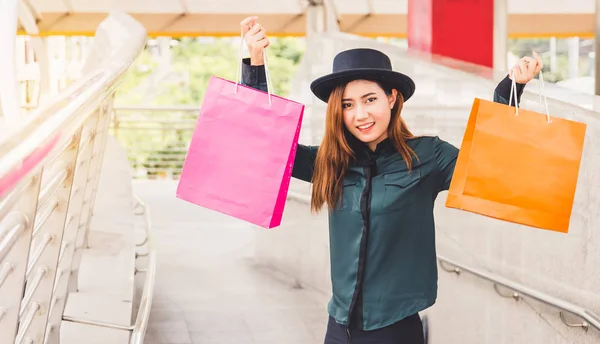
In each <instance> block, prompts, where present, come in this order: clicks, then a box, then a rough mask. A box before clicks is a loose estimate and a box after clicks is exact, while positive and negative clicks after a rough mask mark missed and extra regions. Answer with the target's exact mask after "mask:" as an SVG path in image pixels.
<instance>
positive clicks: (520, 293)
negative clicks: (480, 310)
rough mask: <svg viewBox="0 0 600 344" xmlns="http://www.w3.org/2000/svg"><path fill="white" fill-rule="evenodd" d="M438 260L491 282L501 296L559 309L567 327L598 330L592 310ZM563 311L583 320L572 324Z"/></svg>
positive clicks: (454, 270)
mask: <svg viewBox="0 0 600 344" xmlns="http://www.w3.org/2000/svg"><path fill="white" fill-rule="evenodd" d="M438 262H439V264H440V267H441V268H442V269H443V270H444V271H446V272H450V273H455V274H457V275H460V274H461V273H462V272H463V271H464V272H467V273H469V274H471V275H474V276H476V277H479V278H482V279H484V280H487V281H489V282H491V283H492V285H493V286H494V290H495V291H496V293H497V294H498V295H500V296H502V297H507V298H513V299H515V300H517V301H519V300H520V299H521V298H523V297H528V298H531V299H534V300H537V301H539V302H542V303H544V304H546V305H548V306H550V307H552V308H554V309H557V310H558V311H559V316H560V320H561V321H562V322H563V323H564V324H565V325H567V326H569V327H581V328H583V329H584V330H586V331H587V329H588V328H589V326H592V327H594V328H595V329H596V330H599V331H600V317H599V316H598V315H596V314H594V313H593V312H592V311H590V310H588V309H585V308H584V307H581V306H578V305H575V304H573V303H570V302H568V301H565V300H561V299H558V298H556V297H554V296H552V295H548V294H545V293H542V292H541V291H539V290H535V289H532V288H529V287H526V286H524V285H521V284H519V283H516V282H514V281H511V280H509V279H506V278H504V277H502V276H498V275H495V274H492V273H489V272H486V271H483V270H481V269H476V268H473V267H469V266H467V265H465V264H460V263H457V262H455V261H453V260H451V259H449V258H446V257H444V256H441V255H438ZM445 264H449V265H452V266H453V268H448V267H447V266H446V265H445ZM499 286H500V287H503V288H506V289H508V290H512V293H511V294H504V293H502V292H501V291H500V289H499ZM565 313H568V314H571V315H573V316H576V317H578V318H580V319H582V320H583V322H581V323H579V324H573V323H570V322H568V321H567V319H566V318H565Z"/></svg>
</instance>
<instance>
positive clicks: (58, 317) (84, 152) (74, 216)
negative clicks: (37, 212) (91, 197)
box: [44, 109, 100, 344]
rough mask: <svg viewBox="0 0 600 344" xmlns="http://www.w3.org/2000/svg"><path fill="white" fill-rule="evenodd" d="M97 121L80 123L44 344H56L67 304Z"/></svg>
mask: <svg viewBox="0 0 600 344" xmlns="http://www.w3.org/2000/svg"><path fill="white" fill-rule="evenodd" d="M99 118H100V110H99V109H98V110H96V111H94V113H93V115H92V116H90V118H89V119H88V120H87V121H86V122H85V123H84V124H83V129H82V132H83V134H82V139H81V144H80V153H79V158H78V159H77V165H76V169H75V172H74V173H75V174H74V176H73V189H72V190H71V202H69V208H68V210H67V213H68V215H67V222H66V226H65V230H64V235H63V240H62V241H63V244H62V247H61V256H60V258H59V261H58V271H60V274H57V275H56V278H55V280H54V296H53V299H52V302H51V306H50V315H49V318H48V331H46V338H45V339H44V343H45V344H59V341H60V338H59V335H60V325H61V323H62V315H63V312H64V309H65V305H66V301H67V292H68V283H69V279H70V276H71V268H72V264H73V256H74V252H75V242H76V239H77V234H78V233H79V228H80V226H79V223H80V219H81V217H82V209H83V206H84V204H83V202H84V197H85V189H86V186H87V185H89V183H88V182H87V179H88V175H89V171H90V165H91V161H92V153H93V150H94V142H95V140H96V130H97V127H98V122H99Z"/></svg>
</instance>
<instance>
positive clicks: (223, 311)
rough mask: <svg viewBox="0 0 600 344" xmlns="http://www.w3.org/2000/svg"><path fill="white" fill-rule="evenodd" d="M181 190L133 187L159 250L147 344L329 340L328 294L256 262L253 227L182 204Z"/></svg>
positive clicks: (157, 184) (150, 184)
mask: <svg viewBox="0 0 600 344" xmlns="http://www.w3.org/2000/svg"><path fill="white" fill-rule="evenodd" d="M175 189H176V183H173V182H170V181H135V182H134V191H135V192H136V193H137V194H138V195H139V196H140V197H141V198H143V199H144V200H145V201H146V202H147V203H148V205H149V207H150V211H151V214H152V221H153V230H154V234H155V238H156V244H157V249H158V266H157V280H156V290H155V294H154V306H153V311H152V314H151V317H150V326H149V329H148V334H147V336H146V341H145V343H146V344H190V343H194V344H217V343H218V344H229V343H232V344H233V343H235V344H246V343H260V344H274V343H278V344H315V343H322V342H323V336H324V333H325V327H326V321H327V312H326V306H327V300H328V296H327V295H324V294H323V293H321V292H319V291H315V290H310V289H298V288H297V287H296V285H295V283H294V282H293V280H292V279H290V278H288V277H287V276H285V275H284V274H282V273H278V272H275V271H272V270H270V269H268V268H266V267H262V266H259V265H257V264H256V263H254V261H253V259H252V258H253V252H254V232H255V229H254V228H252V227H251V226H250V225H248V224H246V223H244V222H241V221H237V220H235V219H231V218H229V217H226V216H224V215H220V214H216V213H214V212H210V211H207V210H204V209H202V208H199V207H196V206H194V205H191V204H188V203H186V202H183V201H181V200H178V199H176V198H175ZM275 230H277V229H275Z"/></svg>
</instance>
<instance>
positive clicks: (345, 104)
mask: <svg viewBox="0 0 600 344" xmlns="http://www.w3.org/2000/svg"><path fill="white" fill-rule="evenodd" d="M350 106H352V104H351V103H342V109H347V108H349V107H350Z"/></svg>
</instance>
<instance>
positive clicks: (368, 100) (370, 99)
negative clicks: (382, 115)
mask: <svg viewBox="0 0 600 344" xmlns="http://www.w3.org/2000/svg"><path fill="white" fill-rule="evenodd" d="M376 100H377V98H375V97H371V98H368V99H367V103H372V102H374V101H376Z"/></svg>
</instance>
